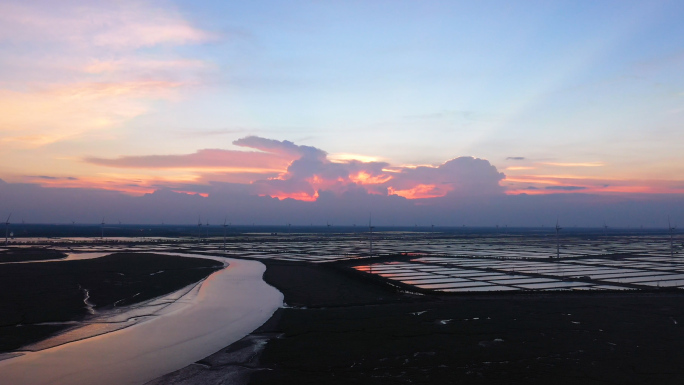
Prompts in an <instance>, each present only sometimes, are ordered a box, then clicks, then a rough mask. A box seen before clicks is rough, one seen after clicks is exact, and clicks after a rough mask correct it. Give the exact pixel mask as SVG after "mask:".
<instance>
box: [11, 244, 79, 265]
mask: <svg viewBox="0 0 684 385" xmlns="http://www.w3.org/2000/svg"><path fill="white" fill-rule="evenodd" d="M66 257H67V255H66V254H65V253H63V252H61V251H57V250H52V249H48V248H44V247H26V248H9V249H7V250H2V251H0V263H2V262H21V261H45V260H48V259H62V258H66Z"/></svg>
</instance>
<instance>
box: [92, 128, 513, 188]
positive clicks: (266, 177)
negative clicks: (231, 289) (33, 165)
mask: <svg viewBox="0 0 684 385" xmlns="http://www.w3.org/2000/svg"><path fill="white" fill-rule="evenodd" d="M233 144H235V145H237V146H240V147H245V148H249V149H254V150H258V151H233V150H220V149H205V150H200V151H197V152H196V153H194V154H185V155H149V156H129V157H120V158H116V159H102V158H88V159H86V160H85V161H87V162H88V163H91V164H96V165H101V166H107V167H117V168H137V169H186V170H193V171H195V172H196V173H197V174H198V175H197V176H196V177H194V178H193V180H194V183H205V184H211V183H213V182H223V183H238V184H246V185H248V186H249V191H251V192H252V193H254V194H258V195H262V196H271V197H277V198H281V199H284V198H292V199H297V200H304V201H312V200H316V199H317V198H318V197H319V195H320V193H321V192H327V193H332V194H335V195H342V194H345V193H347V192H351V191H359V190H362V191H364V192H365V193H366V194H375V195H385V196H387V195H397V196H399V197H403V198H406V199H428V198H436V197H445V196H473V195H491V194H503V188H502V187H501V186H500V185H499V182H500V181H501V180H502V179H503V178H504V175H503V174H502V173H499V172H498V171H497V170H496V168H495V167H494V166H492V165H491V164H490V163H489V162H488V161H486V160H484V159H477V158H472V157H460V158H455V159H452V160H449V161H447V162H445V163H443V164H441V165H439V166H434V167H430V166H420V167H407V166H402V167H391V166H390V165H389V164H388V163H386V162H362V161H358V160H336V161H334V162H333V161H331V160H330V159H328V155H327V153H326V152H325V151H323V150H320V149H318V148H315V147H311V146H300V145H296V144H294V143H293V142H290V141H278V140H273V139H266V138H260V137H256V136H249V137H245V138H242V139H238V140H236V141H234V142H233ZM390 169H391V171H389V170H390ZM189 189H190V188H185V190H184V191H186V190H189Z"/></svg>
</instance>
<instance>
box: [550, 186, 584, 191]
mask: <svg viewBox="0 0 684 385" xmlns="http://www.w3.org/2000/svg"><path fill="white" fill-rule="evenodd" d="M545 189H546V190H559V191H578V190H585V189H586V187H583V186H546V187H545Z"/></svg>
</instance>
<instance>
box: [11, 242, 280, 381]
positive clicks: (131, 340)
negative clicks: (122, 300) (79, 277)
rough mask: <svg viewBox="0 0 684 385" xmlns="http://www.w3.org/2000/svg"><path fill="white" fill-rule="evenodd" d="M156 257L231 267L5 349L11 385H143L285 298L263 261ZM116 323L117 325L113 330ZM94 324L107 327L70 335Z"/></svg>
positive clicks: (234, 336) (224, 340) (238, 331)
mask: <svg viewBox="0 0 684 385" xmlns="http://www.w3.org/2000/svg"><path fill="white" fill-rule="evenodd" d="M157 257H160V258H165V259H169V260H171V261H173V260H176V259H180V260H183V261H184V262H187V261H188V260H189V261H191V262H194V263H200V264H201V263H205V264H206V262H211V266H213V267H214V269H212V270H211V271H215V270H216V269H215V267H216V262H219V266H224V264H225V265H226V266H227V267H226V268H223V269H221V270H218V271H216V272H215V273H213V274H211V275H210V276H209V277H208V278H207V279H205V280H204V281H202V282H200V283H199V284H196V285H195V284H193V285H192V286H191V287H190V288H189V290H188V289H185V290H181V291H180V293H179V292H173V293H171V294H168V295H164V296H161V297H159V296H157V297H155V298H152V299H151V300H148V301H142V302H137V306H133V307H131V306H129V307H124V310H123V311H115V310H114V309H104V310H103V311H102V313H103V314H98V315H97V316H95V317H90V318H89V319H88V320H87V321H86V323H88V325H83V326H84V328H78V329H74V330H69V331H67V332H66V333H62V334H59V335H57V336H55V337H52V338H50V339H47V340H45V341H41V342H40V343H38V344H34V345H29V346H28V348H27V347H24V348H23V349H19V350H18V351H15V352H18V353H20V355H19V356H17V355H16V354H12V355H6V356H5V358H7V359H5V360H3V361H0V373H2V378H3V381H5V380H6V381H9V383H12V384H47V383H50V384H52V383H56V384H61V383H63V384H92V383H104V384H122V383H131V384H140V383H144V382H146V381H148V380H151V379H153V378H155V377H157V376H159V375H162V374H164V373H166V372H169V371H172V370H175V369H178V368H180V367H183V366H184V365H186V364H188V363H191V362H194V361H196V360H199V359H201V358H202V357H205V356H206V355H208V354H210V353H212V352H214V351H216V350H218V349H220V348H221V347H223V346H225V345H226V344H230V343H231V342H234V341H236V340H238V339H240V338H242V337H243V336H245V335H246V334H247V333H249V332H250V331H252V330H253V329H254V328H255V327H257V326H259V325H261V324H262V323H263V322H265V321H266V320H267V319H268V318H269V317H270V316H271V314H272V313H273V311H275V309H276V308H278V307H279V306H280V304H281V303H282V295H281V294H280V293H279V292H278V291H277V290H275V289H273V288H272V287H271V286H269V285H267V284H265V283H264V282H263V281H262V280H261V275H262V273H263V270H264V266H263V265H262V264H260V263H258V262H253V261H242V260H224V259H221V261H217V259H218V258H214V259H215V260H213V261H212V260H209V261H207V259H205V258H199V259H198V258H187V257H190V256H185V257H181V256H169V255H163V256H157ZM103 258H107V257H103ZM100 259H101V258H100ZM141 259H144V258H141ZM92 261H96V260H92ZM83 262H85V261H83ZM129 262H130V261H129ZM60 263H66V262H60ZM133 265H135V262H133ZM41 266H48V267H50V266H49V265H47V264H41ZM167 268H168V265H167ZM155 273H156V274H155ZM155 273H150V274H155V275H163V274H162V273H160V271H157V272H155ZM205 275H206V274H205ZM112 324H113V325H115V326H114V330H109V329H107V328H108V327H109V326H111V325H112ZM127 324H130V325H127ZM89 325H90V326H92V325H99V326H101V327H104V328H105V329H107V330H105V332H104V333H102V332H101V331H100V332H98V331H95V333H94V334H93V335H87V333H90V332H92V330H86V331H85V333H86V335H82V337H83V339H78V338H77V339H75V340H74V338H70V337H73V336H77V335H79V333H84V332H82V331H81V330H82V329H88V326H89ZM122 325H123V326H122ZM65 335H66V336H67V337H66V340H65ZM55 340H56V341H57V343H56V344H55V343H53V342H54V341H55ZM29 349H30V350H29Z"/></svg>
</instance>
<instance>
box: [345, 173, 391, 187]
mask: <svg viewBox="0 0 684 385" xmlns="http://www.w3.org/2000/svg"><path fill="white" fill-rule="evenodd" d="M349 179H350V180H351V181H352V182H354V183H358V184H383V183H386V182H389V181H390V180H392V176H391V175H376V176H373V175H371V174H370V173H368V172H366V171H359V172H358V173H357V174H356V175H349Z"/></svg>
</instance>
